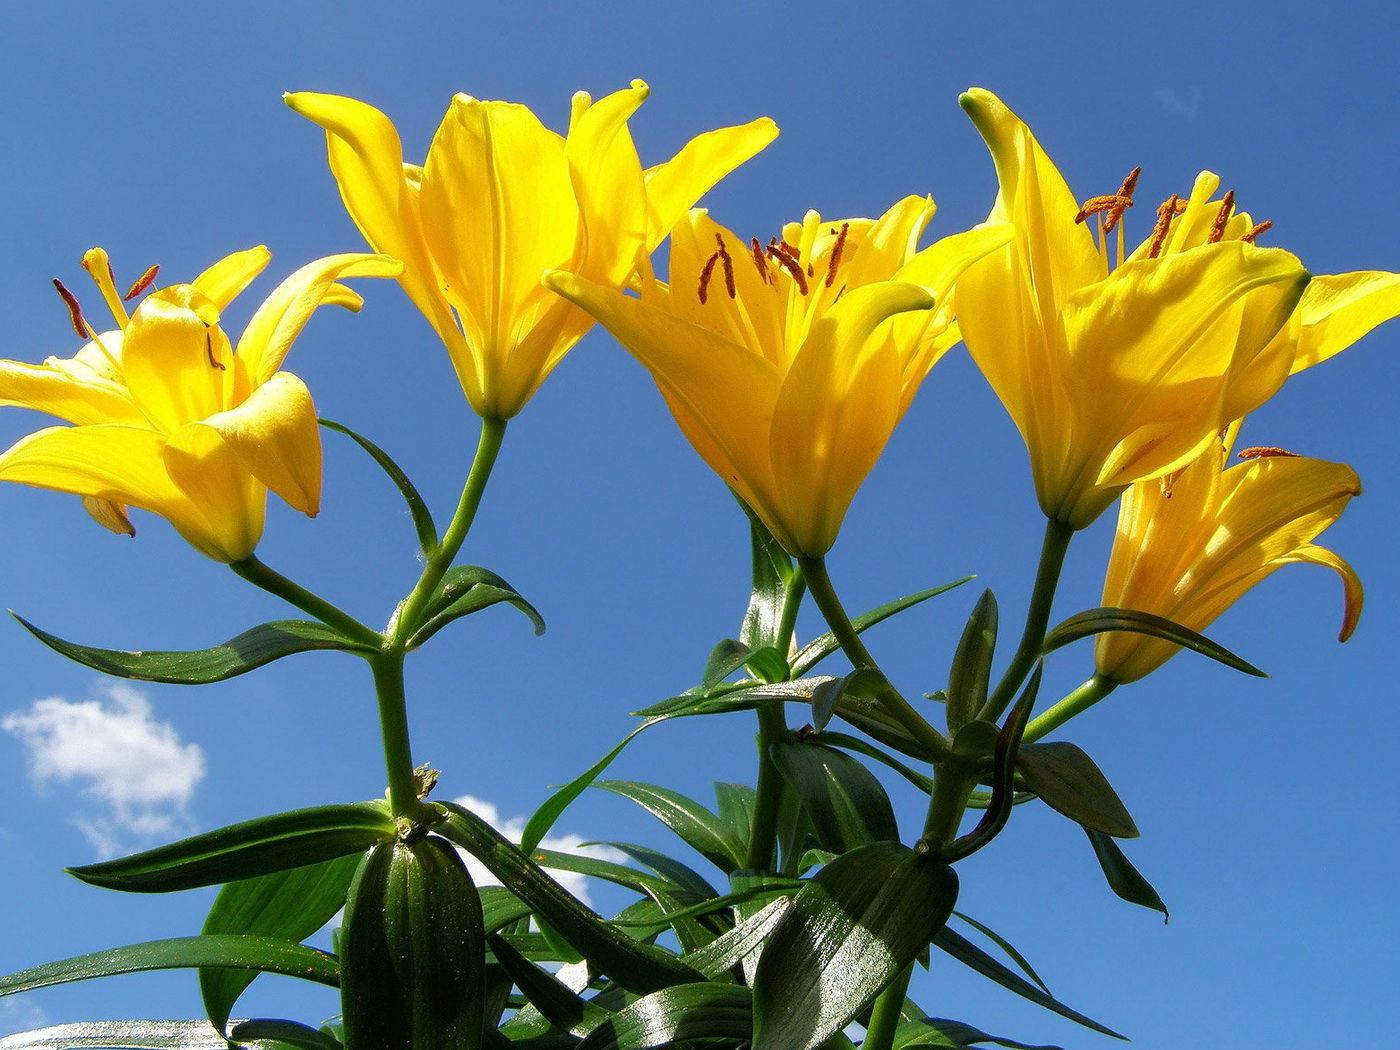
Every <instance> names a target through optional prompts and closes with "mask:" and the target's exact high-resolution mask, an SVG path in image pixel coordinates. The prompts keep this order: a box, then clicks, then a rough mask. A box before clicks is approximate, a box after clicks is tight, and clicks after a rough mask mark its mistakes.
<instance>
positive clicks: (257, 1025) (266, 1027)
mask: <svg viewBox="0 0 1400 1050" xmlns="http://www.w3.org/2000/svg"><path fill="white" fill-rule="evenodd" d="M229 1038H230V1039H231V1040H233V1041H234V1042H236V1043H258V1042H261V1041H275V1042H276V1043H277V1044H279V1045H282V1046H288V1047H296V1048H297V1050H341V1046H340V1040H339V1039H337V1038H335V1037H334V1036H333V1035H330V1034H329V1033H327V1032H322V1031H320V1030H318V1029H315V1028H310V1027H308V1026H307V1025H304V1024H299V1023H297V1022H296V1021H283V1020H275V1019H273V1018H268V1017H260V1018H257V1019H256V1020H252V1021H243V1022H241V1023H239V1024H236V1025H234V1026H233V1030H232V1031H231V1032H229Z"/></svg>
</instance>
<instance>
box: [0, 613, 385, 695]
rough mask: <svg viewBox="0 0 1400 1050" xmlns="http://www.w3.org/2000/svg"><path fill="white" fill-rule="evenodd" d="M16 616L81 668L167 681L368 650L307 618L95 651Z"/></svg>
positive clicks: (194, 681)
mask: <svg viewBox="0 0 1400 1050" xmlns="http://www.w3.org/2000/svg"><path fill="white" fill-rule="evenodd" d="M10 615H11V616H13V617H14V618H15V619H16V620H18V621H19V622H20V624H21V625H22V626H23V627H24V629H25V630H27V631H28V632H29V633H30V634H32V635H33V636H34V637H35V638H37V639H39V641H41V642H43V643H44V644H45V645H47V646H48V647H49V648H50V649H52V650H53V651H54V652H56V653H58V654H59V655H60V656H66V657H68V659H70V660H73V661H74V662H76V663H80V664H82V665H83V666H84V667H91V668H93V669H94V670H96V671H101V672H102V673H103V674H109V675H113V676H115V677H117V678H131V679H134V680H136V681H138V682H161V683H164V684H166V685H208V684H209V683H210V682H222V681H223V680H224V679H226V678H234V677H236V676H237V675H241V674H245V673H247V672H248V671H252V670H254V669H255V668H258V667H261V666H263V664H270V663H272V661H273V660H280V659H282V657H284V656H291V655H292V654H293V653H305V652H310V651H312V650H314V649H337V650H340V651H342V652H347V653H360V654H365V655H368V654H371V653H373V652H374V650H373V649H370V648H369V647H368V646H364V645H361V644H359V643H358V642H352V641H351V640H350V639H348V638H346V637H345V636H344V635H343V634H341V633H340V632H339V631H337V630H335V629H334V628H331V627H327V626H326V625H325V624H323V623H313V622H312V621H310V620H274V621H273V622H271V623H265V624H261V625H259V626H257V627H253V628H250V629H249V630H246V631H244V632H243V633H242V634H240V635H238V636H237V637H234V638H230V639H229V640H228V641H226V642H224V643H222V644H221V645H214V646H210V647H209V648H208V649H190V650H180V649H168V650H161V649H149V650H139V649H138V650H135V651H131V652H128V651H126V650H124V649H97V648H94V647H92V646H89V645H79V644H78V643H77V642H68V641H64V640H63V639H62V638H60V637H58V636H57V635H55V634H49V632H48V631H45V630H42V629H40V628H38V627H35V626H34V625H33V624H32V623H30V622H29V621H28V620H26V619H25V618H24V617H23V616H20V615H19V614H18V613H13V612H12V613H11V614H10Z"/></svg>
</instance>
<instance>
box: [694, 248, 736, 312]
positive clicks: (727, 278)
mask: <svg viewBox="0 0 1400 1050" xmlns="http://www.w3.org/2000/svg"><path fill="white" fill-rule="evenodd" d="M715 244H716V248H715V250H714V251H713V252H711V253H710V257H709V258H708V259H706V260H705V267H704V269H702V270H701V271H700V305H701V306H703V305H705V303H706V302H707V301H708V300H709V296H710V278H711V277H713V276H714V272H715V263H721V264H723V266H724V290H725V291H726V292H728V293H729V298H731V299H733V298H734V297H735V296H736V295H737V294H738V292H737V290H736V289H735V287H734V261H733V260H732V259H731V258H730V256H729V252H728V251H727V250H726V249H725V247H724V241H723V239H722V238H721V237H720V235H719V234H715Z"/></svg>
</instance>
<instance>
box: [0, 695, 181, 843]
mask: <svg viewBox="0 0 1400 1050" xmlns="http://www.w3.org/2000/svg"><path fill="white" fill-rule="evenodd" d="M104 694H105V695H104V696H102V697H101V698H100V699H96V700H66V699H64V698H63V697H61V696H51V697H47V698H45V699H43V700H36V701H34V703H33V704H31V705H30V706H29V707H28V709H26V710H24V711H17V712H14V713H13V714H10V715H7V716H6V717H5V718H4V720H3V721H0V728H3V729H4V730H5V731H6V732H7V733H11V734H13V735H14V736H16V737H18V738H19V740H20V742H21V743H23V744H24V747H25V750H26V751H27V752H28V757H29V773H30V778H31V779H32V781H33V783H34V786H35V788H36V789H37V790H40V791H45V790H47V789H49V788H50V787H51V785H53V784H64V785H66V784H77V785H80V786H81V790H82V794H83V795H84V796H85V797H86V798H87V799H88V801H89V805H88V806H86V807H85V808H84V809H83V810H82V811H80V812H78V813H77V814H76V815H75V816H74V817H73V822H74V823H75V824H76V825H77V826H78V828H79V830H81V831H82V833H83V835H84V836H86V837H87V839H88V841H89V842H90V843H91V844H92V847H93V849H94V850H96V851H97V853H98V854H99V856H102V857H104V858H105V857H111V856H115V855H117V854H118V853H121V852H125V851H126V850H128V849H130V848H132V847H131V845H130V844H129V842H128V840H131V839H135V840H138V841H141V840H150V839H153V838H156V837H159V836H169V835H170V834H171V833H172V832H177V831H179V830H182V829H183V828H185V827H186V826H187V825H188V824H189V804H190V799H191V798H192V797H193V795H194V789H195V786H196V785H197V784H198V783H199V782H200V781H201V780H202V779H203V778H204V752H203V750H201V748H200V747H199V745H198V744H187V743H185V742H184V741H182V740H181V739H180V734H179V733H178V732H176V730H175V728H174V727H173V726H172V725H170V724H169V723H167V722H161V721H158V720H157V719H156V718H155V716H154V713H153V709H152V707H151V702H150V700H148V699H147V698H146V696H145V695H144V694H143V693H141V692H138V691H137V690H135V689H132V688H131V687H130V686H125V685H114V686H110V687H108V688H107V689H106V690H104Z"/></svg>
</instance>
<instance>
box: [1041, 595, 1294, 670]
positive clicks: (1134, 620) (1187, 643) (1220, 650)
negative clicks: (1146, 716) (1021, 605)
mask: <svg viewBox="0 0 1400 1050" xmlns="http://www.w3.org/2000/svg"><path fill="white" fill-rule="evenodd" d="M1105 631H1128V632H1129V633H1132V634H1145V635H1148V636H1150V637H1152V638H1160V639H1162V640H1163V641H1165V642H1173V643H1175V644H1176V645H1179V646H1181V647H1182V648H1183V649H1190V650H1191V651H1192V652H1197V653H1200V654H1201V655H1202V656H1208V657H1210V658H1211V659H1212V660H1216V661H1218V662H1220V663H1222V664H1224V665H1225V666H1226V667H1233V668H1234V669H1235V670H1236V671H1243V672H1244V673H1245V674H1252V675H1254V676H1255V677H1257V678H1267V677H1269V676H1268V675H1266V674H1265V673H1264V672H1263V671H1261V670H1259V668H1257V667H1255V666H1254V665H1253V664H1252V663H1249V662H1248V661H1247V660H1244V659H1241V658H1240V657H1238V656H1236V655H1235V654H1234V653H1232V652H1230V650H1229V649H1226V648H1225V647H1224V646H1223V645H1219V644H1217V643H1215V642H1212V641H1211V640H1210V639H1209V638H1207V637H1205V636H1204V635H1201V634H1197V633H1196V632H1195V631H1193V630H1191V628H1189V627H1183V626H1181V624H1179V623H1172V621H1170V620H1168V619H1166V618H1165V617H1161V616H1155V615H1153V614H1152V613H1146V612H1138V611H1137V610H1136V609H1113V608H1102V609H1089V610H1086V611H1085V612H1082V613H1076V614H1075V615H1074V616H1071V617H1070V618H1069V619H1068V620H1066V621H1065V622H1064V623H1062V624H1060V625H1059V626H1058V627H1056V628H1055V629H1054V630H1053V631H1051V632H1050V633H1049V634H1047V635H1046V636H1045V645H1044V647H1043V649H1042V650H1041V651H1042V652H1046V653H1048V652H1053V651H1054V650H1056V649H1059V648H1060V647H1061V646H1065V645H1068V644H1069V643H1070V642H1076V641H1078V640H1079V639H1081V638H1088V637H1089V636H1090V635H1095V634H1102V633H1103V632H1105Z"/></svg>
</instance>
